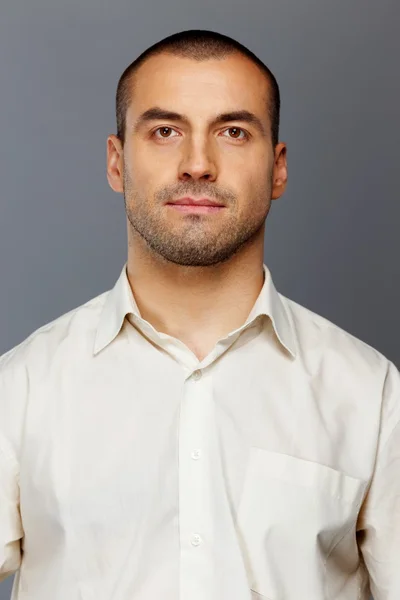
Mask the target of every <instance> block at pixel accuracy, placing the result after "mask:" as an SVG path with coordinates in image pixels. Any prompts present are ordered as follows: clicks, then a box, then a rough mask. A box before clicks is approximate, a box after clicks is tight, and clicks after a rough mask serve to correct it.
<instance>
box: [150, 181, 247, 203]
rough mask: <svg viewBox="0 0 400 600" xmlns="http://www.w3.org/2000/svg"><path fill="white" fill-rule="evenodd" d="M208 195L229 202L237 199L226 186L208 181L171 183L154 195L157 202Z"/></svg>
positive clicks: (217, 200)
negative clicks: (218, 185) (221, 186)
mask: <svg viewBox="0 0 400 600" xmlns="http://www.w3.org/2000/svg"><path fill="white" fill-rule="evenodd" d="M191 195H193V196H201V197H204V196H206V197H207V198H211V199H212V200H215V201H216V202H221V203H228V202H233V201H234V200H236V194H234V193H233V192H231V190H228V189H226V188H220V187H217V186H215V185H214V184H208V183H207V182H204V181H203V182H193V181H190V182H189V181H188V182H183V183H179V184H174V185H169V186H167V187H164V188H162V189H161V190H158V191H157V192H156V193H155V195H154V197H155V199H156V200H157V202H160V203H166V202H168V200H171V199H172V198H176V197H179V198H182V197H184V196H191Z"/></svg>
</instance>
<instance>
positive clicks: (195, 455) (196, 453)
mask: <svg viewBox="0 0 400 600" xmlns="http://www.w3.org/2000/svg"><path fill="white" fill-rule="evenodd" d="M200 456H201V450H193V452H192V458H193V460H197V459H199V458H200Z"/></svg>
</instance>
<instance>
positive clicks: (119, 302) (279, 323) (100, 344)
mask: <svg viewBox="0 0 400 600" xmlns="http://www.w3.org/2000/svg"><path fill="white" fill-rule="evenodd" d="M126 268H127V263H126V262H125V264H124V266H123V268H122V271H121V274H120V276H119V277H118V279H117V281H116V283H115V285H114V287H113V288H112V289H111V290H110V291H109V292H108V293H107V294H106V299H105V303H104V305H103V308H102V311H101V314H100V318H99V322H98V325H97V330H96V335H95V342H94V349H93V351H94V354H97V353H98V352H100V350H102V349H103V348H105V347H106V346H107V345H108V344H110V343H111V342H112V341H113V340H114V338H115V337H116V336H117V335H118V333H119V332H120V330H121V327H122V325H123V323H124V319H125V317H126V315H128V314H130V313H133V314H134V315H136V317H138V318H139V319H141V318H142V317H141V315H140V312H139V309H138V306H137V304H136V301H135V298H134V295H133V293H132V289H131V286H130V284H129V280H128V276H127V271H126ZM263 269H264V275H265V278H264V284H263V287H262V289H261V292H260V294H259V296H258V298H257V300H256V302H255V304H254V306H253V308H252V310H251V312H250V314H249V316H248V317H247V319H246V322H245V323H244V324H243V327H245V326H246V325H247V324H249V323H251V322H252V321H254V319H256V318H257V317H258V316H260V315H267V316H268V317H270V319H271V322H272V325H273V328H274V331H275V333H276V335H277V338H278V340H279V342H280V343H281V344H282V345H283V346H284V347H285V348H286V349H287V350H288V351H289V353H290V354H291V355H292V357H293V358H295V357H296V354H297V352H296V336H295V330H294V326H293V323H292V321H291V315H290V314H289V311H288V310H287V308H286V306H285V304H284V302H283V301H282V299H281V297H280V294H279V293H278V292H277V290H276V288H275V286H274V283H273V281H272V276H271V272H270V270H269V269H268V267H267V266H266V265H265V264H264V265H263Z"/></svg>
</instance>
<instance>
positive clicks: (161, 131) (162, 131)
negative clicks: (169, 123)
mask: <svg viewBox="0 0 400 600" xmlns="http://www.w3.org/2000/svg"><path fill="white" fill-rule="evenodd" d="M174 132H175V133H176V131H175V130H174V129H172V127H158V128H157V129H156V130H155V132H154V133H153V135H154V137H156V138H158V139H159V140H160V139H164V140H167V139H169V138H173V137H176V136H175V135H171V133H174Z"/></svg>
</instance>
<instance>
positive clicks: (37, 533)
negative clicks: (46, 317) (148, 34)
mask: <svg viewBox="0 0 400 600" xmlns="http://www.w3.org/2000/svg"><path fill="white" fill-rule="evenodd" d="M278 128H279V88H278V85H277V83H276V80H275V78H274V76H273V74H272V73H271V71H269V69H267V67H266V66H265V65H263V63H262V62H261V61H260V60H259V59H258V58H256V57H255V56H254V54H252V53H251V52H250V51H249V50H247V49H246V48H244V47H243V46H241V45H240V44H238V43H237V42H235V41H234V40H232V39H230V38H228V37H226V36H222V35H220V34H218V33H213V32H207V31H197V30H196V31H187V32H182V33H178V34H176V35H173V36H170V37H169V38H166V39H165V40H162V41H161V42H159V43H157V44H155V45H154V46H152V47H151V48H150V49H148V50H147V51H146V52H144V53H143V54H142V55H141V56H140V57H139V58H138V59H137V60H136V61H135V62H134V63H132V65H130V66H129V67H128V68H127V69H126V71H125V72H124V73H123V75H122V77H121V79H120V81H119V84H118V90H117V135H110V136H109V138H108V140H107V144H108V147H107V177H108V182H109V184H110V186H111V187H112V189H113V190H114V191H116V192H120V193H123V194H124V198H125V207H126V214H127V232H128V260H127V263H126V264H125V265H124V267H123V269H122V272H121V274H120V276H119V278H118V280H117V282H116V284H115V286H114V287H113V289H112V290H110V291H108V292H105V293H103V294H101V295H100V296H98V297H96V298H94V299H92V300H89V301H88V302H87V303H86V304H84V305H83V306H80V307H78V308H76V309H75V310H72V311H71V312H69V313H67V314H65V315H63V316H61V317H60V318H58V319H56V320H55V321H53V322H52V323H49V324H47V325H45V326H43V327H41V328H40V329H38V330H37V331H35V332H34V333H32V334H31V335H30V336H29V337H28V338H27V339H26V340H25V341H23V342H22V343H21V344H19V345H18V346H16V347H15V348H13V349H12V350H10V351H8V352H7V353H6V354H4V355H3V357H2V358H1V363H0V382H1V383H0V385H1V388H0V389H1V392H0V434H1V435H0V446H1V452H0V469H1V478H0V485H1V488H0V489H1V492H0V493H1V504H0V574H1V575H0V579H4V578H5V577H7V576H8V575H10V574H11V573H14V572H16V577H15V581H14V588H13V599H14V600H22V599H28V598H29V600H155V599H156V598H157V599H158V598H160V599H161V598H162V599H163V600H250V599H259V600H260V599H263V598H265V599H267V600H325V599H327V600H328V599H332V600H333V599H335V600H365V599H367V598H369V593H370V591H372V593H373V594H374V597H375V600H398V599H399V598H400V427H399V420H400V374H399V372H398V370H397V369H396V367H395V366H394V364H393V363H392V362H390V361H389V360H388V359H387V358H385V357H384V356H383V355H382V354H380V353H379V352H378V351H377V350H375V349H373V348H371V347H370V346H368V345H367V344H365V343H364V342H362V341H361V340H358V339H357V338H355V337H353V336H352V335H350V334H349V333H347V332H345V331H343V330H342V329H340V328H339V327H338V326H336V325H334V324H333V323H331V322H329V321H328V320H327V319H325V318H323V317H322V316H319V315H317V314H315V313H313V312H311V311H310V310H308V309H307V308H305V307H302V306H300V305H299V304H297V303H296V302H294V301H292V300H290V299H288V298H286V297H284V296H283V295H282V294H280V293H278V292H277V290H276V289H275V287H274V284H273V281H272V277H271V273H270V271H269V269H268V267H267V266H266V265H265V264H264V262H263V249H264V230H265V220H266V217H267V215H268V212H269V210H270V206H271V201H272V200H275V199H278V198H279V197H280V196H281V195H282V194H283V192H284V191H285V187H286V182H287V163H286V146H285V144H284V143H282V142H280V143H278Z"/></svg>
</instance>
